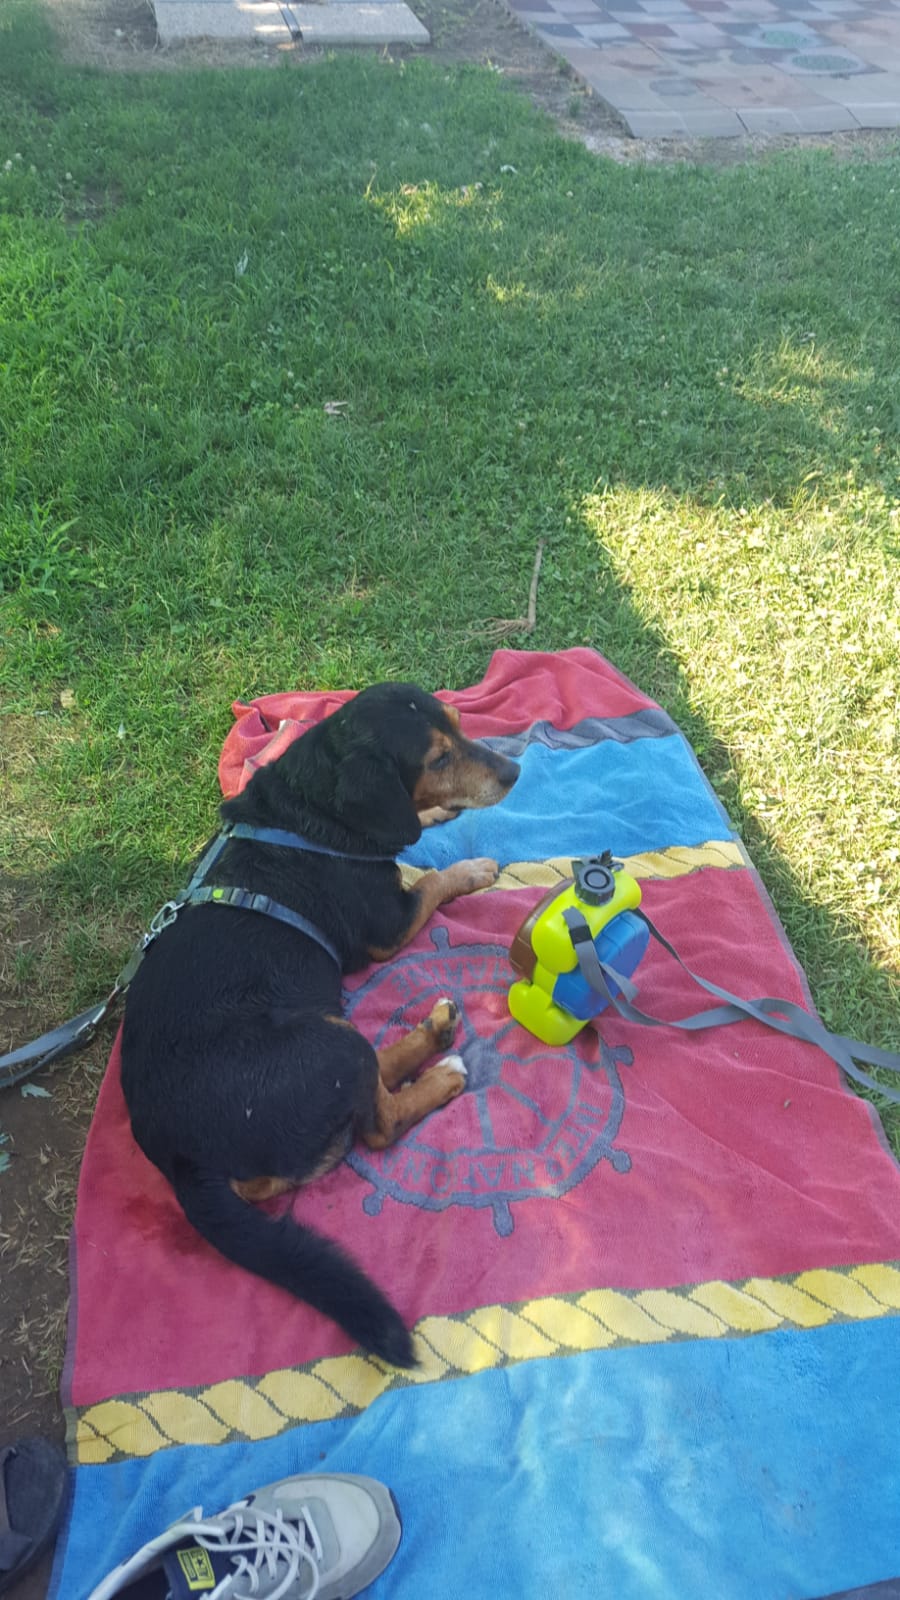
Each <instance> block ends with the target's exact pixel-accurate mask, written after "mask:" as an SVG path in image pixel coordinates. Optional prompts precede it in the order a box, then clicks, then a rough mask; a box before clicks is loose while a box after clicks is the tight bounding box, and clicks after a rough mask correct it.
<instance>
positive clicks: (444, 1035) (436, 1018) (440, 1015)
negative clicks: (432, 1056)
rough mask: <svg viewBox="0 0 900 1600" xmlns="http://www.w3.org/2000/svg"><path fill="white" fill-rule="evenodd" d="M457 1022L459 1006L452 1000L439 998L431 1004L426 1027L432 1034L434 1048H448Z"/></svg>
mask: <svg viewBox="0 0 900 1600" xmlns="http://www.w3.org/2000/svg"><path fill="white" fill-rule="evenodd" d="M458 1022H459V1006H457V1005H456V1004H455V1003H454V1002H453V1001H452V1000H439V1001H438V1002H437V1005H435V1006H432V1009H431V1015H430V1017H429V1018H428V1024H427V1025H428V1027H429V1028H430V1029H431V1032H432V1034H433V1035H434V1047H435V1049H436V1050H449V1049H450V1046H451V1044H452V1043H453V1037H454V1034H455V1033H456V1026H457V1023H458Z"/></svg>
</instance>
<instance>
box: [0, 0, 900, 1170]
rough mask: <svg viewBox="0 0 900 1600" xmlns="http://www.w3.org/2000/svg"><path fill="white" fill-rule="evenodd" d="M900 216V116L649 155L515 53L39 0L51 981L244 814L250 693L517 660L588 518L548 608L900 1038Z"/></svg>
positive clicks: (811, 941)
mask: <svg viewBox="0 0 900 1600" xmlns="http://www.w3.org/2000/svg"><path fill="white" fill-rule="evenodd" d="M897 148H898V151H900V146H898V147H897ZM898 216H900V155H898V153H897V151H895V153H894V154H893V155H882V156H881V157H880V158H879V159H877V160H875V159H863V158H862V156H860V158H859V159H851V160H842V161H839V160H835V159H833V158H832V157H831V156H830V155H829V154H828V153H827V152H825V151H809V150H807V151H802V150H801V151H796V152H793V153H791V154H788V155H782V156H778V157H772V158H770V159H762V160H755V161H752V162H748V163H747V164H745V165H735V166H730V167H728V168H727V169H724V170H723V169H716V168H714V167H712V166H701V165H697V166H684V165H674V164H672V165H669V164H657V165H652V166H651V165H640V164H635V165H628V166H619V165H616V164H614V163H613V162H609V161H605V160H598V159H596V158H594V157H592V156H591V155H589V154H588V153H587V152H586V151H585V150H583V149H582V148H581V147H580V146H577V145H574V144H570V143H567V142H565V141H563V140H562V139H560V138H559V137H557V136H556V134H555V133H554V132H553V130H552V129H551V127H550V125H549V123H547V122H546V121H545V120H543V119H542V118H541V117H540V116H538V115H537V114H536V113H535V112H533V111H532V109H531V108H530V106H529V105H528V104H527V103H526V102H525V101H524V100H522V99H520V98H518V97H517V96H516V95H515V94H513V93H512V92H510V91H509V90H508V89H507V88H506V87H505V86H504V84H503V83H502V81H498V78H497V75H496V74H492V73H490V72H487V71H480V70H475V69H461V70H453V71H447V70H444V69H438V68H436V67H434V66H433V65H431V64H430V63H429V62H428V61H427V60H415V61H412V62H409V63H406V64H403V63H392V62H390V61H385V60H379V59H376V58H374V57H371V56H370V57H360V58H354V57H347V56H344V57H341V58H340V59H336V60H333V61H328V62H325V63H322V64H320V65H317V66H314V67H311V68H309V69H308V70H302V71H297V70H291V69H290V68H285V69H284V70H278V71H274V72H273V71H259V72H255V71H238V72H221V71H218V72H212V71H210V72H205V73H169V74H166V75H160V76H156V75H154V74H150V73H145V74H141V75H139V76H129V77H124V76H114V75H103V74H98V73H90V72H87V71H77V70H74V69H69V68H66V67H64V66H62V65H61V64H60V63H59V62H58V60H57V59H56V57H55V56H54V54H53V50H52V47H51V43H50V40H49V37H48V35H47V34H46V33H45V30H44V26H43V23H42V21H41V19H40V16H39V14H37V13H35V12H34V11H33V10H32V9H30V8H29V7H27V6H23V7H21V8H20V7H17V6H16V5H12V6H10V5H7V7H6V8H5V9H4V11H3V13H2V17H0V427H2V430H3V431H2V451H0V541H2V544H0V575H2V599H0V605H2V621H3V630H4V639H5V650H4V655H3V659H2V665H0V705H2V711H3V748H2V762H3V771H4V777H5V782H6V786H7V791H8V804H7V805H6V806H5V807H4V821H3V827H4V839H3V843H2V855H0V871H2V873H3V883H4V895H5V918H6V925H7V934H8V945H7V951H6V956H5V958H4V961H5V976H6V979H7V981H8V982H13V983H14V984H16V985H18V992H19V993H20V994H21V995H22V996H25V997H28V996H30V997H31V999H32V1000H33V1002H34V1006H33V1015H34V1020H35V1022H36V1023H37V1022H41V1023H43V1025H49V1024H50V1023H51V1022H53V1021H56V1020H59V1018H60V1016H61V1015H62V1014H63V1013H65V1014H68V1010H70V1009H71V1008H72V1007H74V1006H75V1005H77V1004H87V1003H89V1001H90V1000H92V999H93V998H95V996H96V995H97V993H99V992H101V991H102V989H103V986H104V984H105V983H107V982H108V980H109V979H110V978H111V976H112V975H113V974H114V972H115V971H116V970H118V965H119V964H121V961H122V959H123V958H124V955H125V954H126V952H127V951H128V949H129V948H130V946H131V944H132V942H133V940H134V938H135V937H136V935H137V933H138V932H139V931H140V930H141V928H142V927H143V926H144V925H145V924H146V921H147V918H148V916H149V915H150V914H151V913H152V911H153V910H154V909H155V908H156V906H157V905H158V904H159V903H160V901H161V900H162V899H163V898H165V896H166V895H167V894H168V893H169V892H170V891H171V889H172V888H173V887H174V886H175V885H176V884H177V883H178V882H179V880H180V875H181V872H182V868H183V864H184V862H185V861H186V860H187V858H188V857H189V856H190V855H191V854H192V852H194V851H195V850H196V849H197V847H198V845H199V844H200V843H201V842H202V841H203V839H204V838H205V837H206V836H207V835H208V833H209V831H210V826H211V821H210V819H211V816H212V812H213V808H214V806H215V804H216V803H217V799H218V790H217V786H216V781H215V763H216V757H217V754H218V751H219V747H220V745H221V742H222V739H223V737H224V734H225V732H226V731H227V728H228V727H229V725H230V704H231V702H232V700H233V699H235V698H236V697H238V696H241V697H249V696H252V695H254V694H258V693H262V692H267V691H273V690H276V689H284V688H289V687H295V686H309V687H315V686H330V685H343V686H350V687H352V686H359V685H363V684H365V683H367V682H369V681H371V680H373V679H378V678H382V677H389V676H401V677H410V678H415V679H417V680H418V681H419V682H421V683H422V684H423V685H424V686H425V687H428V688H436V687H439V686H448V687H453V686H456V685H462V684H465V683H468V682H471V681H473V680H475V679H477V678H480V676H481V675H482V673H483V672H484V670H485V668H486V666H487V662H488V660H489V656H490V650H491V644H490V642H489V640H488V638H487V637H486V636H485V626H486V624H487V623H488V622H489V621H490V619H492V618H514V617H521V616H522V614H523V613H524V611H525V609H526V604H527V598H528V585H529V581H530V577H531V570H532V564H533V560H534V555H535V549H536V546H537V544H538V542H539V541H544V544H545V552H544V562H543V569H542V572H541V580H540V588H539V593H538V607H537V627H536V629H535V631H534V633H533V634H531V635H530V636H525V635H521V636H516V635H513V636H512V637H511V638H510V639H509V640H508V641H507V642H509V643H511V644H513V645H523V646H524V645H530V646H533V647H535V648H538V649H545V650H556V649H562V648H564V647H566V646H570V645H575V644H588V645H592V646H594V647H596V648H597V649H598V650H600V651H601V652H602V653H604V654H605V655H607V656H609V657H610V658H611V659H612V660H613V661H614V662H615V663H616V664H617V665H618V666H619V667H621V668H622V669H623V670H624V671H625V672H626V673H628V674H629V675H630V676H631V677H632V678H634V679H635V680H636V681H637V682H639V683H640V685H641V686H642V687H643V688H644V689H645V690H646V691H647V692H648V693H650V694H651V695H653V696H655V697H656V698H657V699H659V700H660V701H661V702H662V704H663V705H664V706H665V707H666V708H667V709H668V710H669V711H670V712H671V713H672V714H673V715H674V716H675V717H676V718H677V719H678V721H679V722H680V724H681V725H682V727H683V728H684V730H685V732H686V733H687V734H688V736H689V737H690V738H691V740H692V741H693V743H694V746H695V748H696V749H697V751H698V754H699V755H700V758H701V760H702V762H703V764H704V766H705V769H706V771H707V773H708V774H709V776H710V778H711V779H712V782H713V783H714V784H715V786H716V788H717V790H718V791H719V793H720V794H721V796H722V798H723V800H724V801H725V803H726V805H727V806H728V808H729V809H730V811H731V814H732V815H733V817H734V820H735V823H736V825H737V826H738V827H739V828H740V829H741V831H742V833H743V835H744V837H745V839H746V840H747V842H748V844H749V846H750V848H751V851H752V852H753V854H754V857H755V859H756V861H757V863H758V865H759V867H760V869H761V871H762V873H763V876H764V878H765V880H766V882H767V884H768V886H769V888H770V890H771V892H772V894H773V896H774V899H775V902H776V905H777V908H778V910H779V912H780V915H781V917H782V920H783V921H784V923H785V925H786V927H787V930H788V933H789V936H790V938H791V940H792V942H793V944H794V947H795V949H796V951H797V953H798V955H799V957H800V959H801V961H802V962H803V964H804V966H805V967H806V969H807V971H808V974H809V977H810V981H811V984H812V988H813V992H814V995H815V998H816V1001H817V1003H818V1005H819V1007H820V1008H821V1010H822V1012H823V1014H824V1016H825V1018H826V1020H827V1021H828V1022H829V1024H831V1025H832V1026H835V1027H837V1028H839V1029H840V1031H842V1032H850V1033H857V1034H859V1035H862V1036H863V1037H865V1038H868V1039H869V1040H870V1041H871V1042H872V1043H876V1044H882V1045H883V1046H887V1047H893V1048H894V1049H897V1048H900V1026H898V999H900V991H898V965H900V867H898V854H900V851H898V846H900V826H898V823H900V816H898V812H900V732H898V677H900V598H898V595H900V581H898V568H900V563H898V552H900V523H898V511H897V491H898V462H900V451H898V431H900V367H898V361H897V348H898V331H900V247H898V241H900V229H898V226H897V221H898ZM328 402H341V403H343V409H342V411H341V413H340V414H339V415H337V416H335V415H329V414H328V411H327V410H326V406H327V403H328ZM26 902H27V904H29V905H30V906H31V908H32V912H34V911H37V912H38V913H39V914H40V917H41V919H42V925H43V927H44V928H45V929H46V935H45V937H43V938H42V939H40V940H37V941H35V940H31V942H27V941H26V940H25V938H24V936H23V934H22V933H21V931H20V929H21V922H20V921H19V920H17V919H18V918H19V913H20V909H21V906H22V905H23V904H24V903H26ZM748 981H749V980H748ZM751 987H752V984H751ZM886 1120H887V1122H888V1124H889V1125H890V1124H891V1122H892V1123H893V1133H892V1136H893V1137H894V1138H895V1141H896V1142H897V1143H898V1145H900V1115H896V1114H895V1115H893V1117H892V1114H891V1113H889V1114H888V1117H887V1119H886Z"/></svg>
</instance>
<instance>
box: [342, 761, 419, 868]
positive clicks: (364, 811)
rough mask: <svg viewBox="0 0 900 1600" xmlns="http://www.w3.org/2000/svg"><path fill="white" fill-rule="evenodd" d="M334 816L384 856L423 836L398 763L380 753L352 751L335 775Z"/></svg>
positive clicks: (395, 852) (392, 853) (394, 852)
mask: <svg viewBox="0 0 900 1600" xmlns="http://www.w3.org/2000/svg"><path fill="white" fill-rule="evenodd" d="M336 779H337V782H336V786H335V793H334V816H335V819H336V821H338V822H340V823H342V824H343V826H344V827H345V828H349V829H350V831H351V832H352V833H355V834H363V835H364V836H365V838H367V839H371V840H372V841H373V843H375V844H377V845H378V847H379V849H380V850H382V851H383V853H384V854H385V855H397V853H398V852H399V851H400V850H402V849H403V848H404V846H406V845H408V844H415V842H416V840H417V839H418V838H419V837H420V836H421V833H422V825H421V823H420V822H419V818H418V815H417V812H416V808H415V806H414V805H413V803H412V799H411V798H410V795H409V794H408V792H407V790H406V787H405V785H404V783H403V781H402V779H401V777H400V773H399V772H398V770H397V767H396V764H395V763H394V762H393V761H392V760H391V758H390V757H389V756H388V755H386V754H384V753H383V752H382V751H380V750H374V749H372V748H367V749H359V750H353V751H350V752H348V753H347V755H345V756H344V757H343V759H342V760H341V761H340V763H339V765H338V768H337V773H336Z"/></svg>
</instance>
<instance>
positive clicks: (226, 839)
mask: <svg viewBox="0 0 900 1600" xmlns="http://www.w3.org/2000/svg"><path fill="white" fill-rule="evenodd" d="M232 839H251V840H255V841H256V842H257V843H258V844H274V845H284V846H287V847H288V848H290V849H292V850H304V851H307V852H308V853H309V854H311V855H320V856H336V857H339V858H340V859H341V860H343V861H359V862H367V863H376V862H381V861H393V859H394V858H393V856H364V855H351V854H350V853H349V852H348V851H346V850H331V849H329V848H328V847H327V846H326V845H321V844H317V843H316V842H315V840H313V839H307V838H306V837H305V836H304V835H303V834H299V833H288V832H287V831H286V830H285V829H283V828H254V827H253V826H252V825H251V824H250V823H247V822H238V823H232V824H229V825H227V826H226V827H225V828H223V829H222V832H221V833H219V834H218V835H217V836H216V838H215V839H214V840H213V842H212V844H211V845H210V847H209V849H208V850H207V851H206V853H205V854H204V856H203V858H202V860H201V862H200V864H199V866H198V867H197V870H196V871H195V873H194V875H193V877H192V878H191V881H190V883H189V884H188V886H187V888H186V889H183V890H182V891H181V893H180V894H179V895H177V896H176V897H175V899H174V900H167V901H166V903H165V905H164V906H161V907H160V909H159V911H157V913H156V916H155V917H154V918H153V921H152V922H151V924H150V927H149V928H148V930H147V932H146V933H145V934H144V935H143V938H142V939H141V940H140V942H139V943H138V944H137V945H136V946H135V948H134V950H133V951H132V953H131V955H130V957H129V959H128V961H127V962H126V964H125V966H124V967H123V968H122V971H121V972H120V973H119V976H118V977H117V979H116V981H115V983H114V984H113V987H112V989H111V990H110V992H109V994H108V995H107V997H106V999H105V1000H102V1001H101V1002H100V1003H99V1005H95V1006H91V1007H89V1009H88V1010H87V1011H82V1012H80V1013H79V1015H78V1016H77V1017H70V1019H69V1021H68V1022H62V1023H60V1025H59V1027H58V1028H52V1029H51V1030H50V1032H49V1033H42V1034H41V1036H40V1038H39V1039H32V1040H31V1042H30V1043H29V1044H23V1045H20V1046H19V1048H18V1050H10V1051H9V1052H8V1054H7V1055H5V1056H0V1089H4V1088H9V1087H10V1086H11V1085H12V1084H14V1083H19V1082H21V1080H22V1079H23V1078H27V1077H28V1076H29V1075H30V1074H31V1073H32V1072H38V1071H39V1070H40V1068H41V1067H46V1066H49V1064H50V1063H51V1061H60V1060H62V1058H63V1056H67V1055H71V1054H72V1053H73V1052H74V1051H76V1050H83V1049H85V1048H86V1046H87V1045H89V1044H90V1042H91V1040H92V1039H93V1037H94V1035H95V1033H96V1032H97V1029H98V1028H99V1026H100V1024H101V1022H102V1021H103V1019H104V1017H106V1016H107V1015H108V1013H109V1012H110V1011H112V1010H113V1008H114V1007H115V1006H116V1005H117V1004H118V1002H119V1001H120V1000H121V998H122V996H123V995H124V994H125V992H126V990H127V988H128V985H129V984H130V983H131V980H132V978H133V977H134V975H135V973H136V972H137V969H138V967H139V966H140V964H141V962H142V961H143V959H144V956H145V955H146V953H147V951H148V950H149V948H150V946H151V945H152V944H153V943H154V942H155V940H157V939H158V938H159V936H160V934H161V933H164V932H165V930H166V928H169V927H171V925H172V923H173V922H174V921H175V920H176V918H177V917H178V915H179V913H180V912H181V911H183V910H184V907H185V906H188V905H223V906H232V907H234V908H235V909H237V910H240V911H258V912H260V913H261V914H262V915H263V916H267V917H274V918H275V920H276V921H277V922H283V923H286V924H287V925H288V927H292V928H296V929H297V931H298V932H299V933H304V934H306V936H307V938H309V939H313V940H314V941H315V942H316V943H317V944H318V945H320V946H321V948H322V949H323V950H324V951H325V952H326V954H327V955H328V956H330V957H331V959H332V961H334V962H335V963H336V964H337V966H340V964H341V962H340V957H339V955H338V953H337V951H336V949H335V947H334V945H333V944H332V942H331V940H330V939H328V938H327V937H326V935H325V934H324V933H323V932H322V930H321V929H320V928H317V927H316V925H315V923H312V922H309V921H308V920H307V918H306V917H301V916H300V914H299V912H297V911H291V910H290V908H289V907H288V906H283V905H281V904H279V902H278V901H277V900H272V899H270V898H269V896H268V895H265V894H253V893H252V892H251V891H250V890H249V889H239V888H210V887H207V886H206V885H205V884H204V879H205V878H206V877H207V875H208V873H209V872H211V871H212V868H213V867H214V865H215V863H216V862H217V861H218V859H219V856H220V855H221V854H222V851H223V850H224V849H225V846H226V845H227V844H229V843H230V842H231V840H232Z"/></svg>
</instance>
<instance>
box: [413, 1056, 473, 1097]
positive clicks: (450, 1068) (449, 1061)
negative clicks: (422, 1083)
mask: <svg viewBox="0 0 900 1600" xmlns="http://www.w3.org/2000/svg"><path fill="white" fill-rule="evenodd" d="M422 1077H423V1078H427V1079H428V1087H429V1089H430V1090H431V1091H432V1093H433V1094H434V1096H435V1100H434V1104H435V1106H446V1105H449V1103H450V1101H451V1100H455V1099H456V1097H457V1095H458V1094H462V1092H463V1090H464V1088H465V1087H466V1078H467V1077H468V1073H467V1072H466V1065H465V1062H464V1061H463V1058H462V1056H457V1055H453V1056H445V1057H444V1059H443V1061H438V1062H436V1063H435V1065H434V1066H433V1067H426V1069H425V1071H424V1072H423V1074H422Z"/></svg>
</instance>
